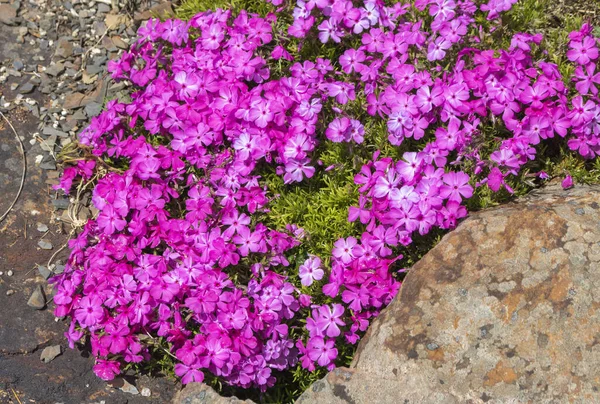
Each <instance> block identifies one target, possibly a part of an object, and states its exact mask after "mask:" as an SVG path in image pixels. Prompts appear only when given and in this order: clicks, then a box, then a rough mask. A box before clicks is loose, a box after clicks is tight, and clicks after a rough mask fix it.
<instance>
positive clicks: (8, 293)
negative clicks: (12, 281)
mask: <svg viewBox="0 0 600 404" xmlns="http://www.w3.org/2000/svg"><path fill="white" fill-rule="evenodd" d="M14 294H15V291H14V290H12V289H10V290H7V291H6V296H12V295H14Z"/></svg>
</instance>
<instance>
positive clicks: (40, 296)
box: [27, 285, 46, 310]
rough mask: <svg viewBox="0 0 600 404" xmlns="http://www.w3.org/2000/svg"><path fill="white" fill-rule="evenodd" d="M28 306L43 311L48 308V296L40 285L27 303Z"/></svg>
mask: <svg viewBox="0 0 600 404" xmlns="http://www.w3.org/2000/svg"><path fill="white" fill-rule="evenodd" d="M27 305H28V306H29V307H33V308H34V309H36V310H42V309H43V308H44V307H46V296H45V295H44V289H42V287H41V286H40V285H38V286H37V287H36V288H35V289H34V290H33V293H32V294H31V297H30V298H29V300H28V301H27Z"/></svg>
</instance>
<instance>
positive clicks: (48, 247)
mask: <svg viewBox="0 0 600 404" xmlns="http://www.w3.org/2000/svg"><path fill="white" fill-rule="evenodd" d="M38 246H39V247H40V248H41V249H42V250H51V249H52V243H50V242H49V241H46V240H40V241H38Z"/></svg>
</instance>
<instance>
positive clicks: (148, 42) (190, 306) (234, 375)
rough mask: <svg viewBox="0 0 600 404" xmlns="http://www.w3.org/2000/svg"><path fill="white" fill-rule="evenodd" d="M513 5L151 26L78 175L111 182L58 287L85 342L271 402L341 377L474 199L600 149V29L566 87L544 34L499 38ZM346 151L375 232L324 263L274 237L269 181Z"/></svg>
mask: <svg viewBox="0 0 600 404" xmlns="http://www.w3.org/2000/svg"><path fill="white" fill-rule="evenodd" d="M515 2H516V0H491V1H488V2H484V3H482V2H474V1H470V0H457V1H455V0H417V1H415V2H414V4H413V5H411V4H408V3H407V4H403V3H396V4H394V5H388V6H386V5H384V4H383V2H381V1H371V0H368V1H364V2H360V1H354V2H352V1H347V0H309V1H302V0H298V1H297V3H295V5H292V6H291V7H290V6H289V5H288V6H287V7H286V6H281V3H282V0H272V5H273V6H274V9H275V7H279V6H281V7H280V8H279V9H277V10H276V12H274V13H269V14H268V15H266V16H263V17H260V16H258V15H253V14H249V13H247V12H245V11H241V12H240V13H236V14H235V15H233V13H232V12H230V11H224V10H216V11H213V12H205V13H201V14H198V15H196V16H195V17H193V18H192V19H191V20H190V21H187V22H185V21H181V20H167V21H164V22H159V21H158V20H151V21H149V22H148V23H147V24H146V25H145V26H144V27H142V28H140V30H139V39H138V41H137V42H136V43H135V44H133V45H132V47H131V49H130V50H129V51H128V52H126V53H125V54H124V55H123V56H122V57H121V59H120V60H118V61H113V62H111V64H110V71H111V73H112V76H113V78H115V79H119V80H129V81H131V82H132V83H133V84H134V85H135V86H137V90H136V91H135V92H133V93H132V94H131V100H130V102H118V101H110V102H108V104H107V105H106V109H105V111H104V112H103V113H102V114H101V115H100V116H98V117H97V118H95V119H94V120H93V122H92V124H91V125H90V126H89V127H88V128H86V129H85V130H84V131H83V132H82V133H81V134H80V137H79V141H80V144H81V145H80V150H84V151H85V156H84V157H81V158H79V159H78V161H77V163H76V165H74V166H71V167H68V168H66V169H65V171H64V175H63V177H62V181H61V184H60V188H61V189H63V190H64V191H65V192H66V193H69V192H70V193H71V194H72V195H75V194H77V195H78V194H79V193H81V192H82V190H85V189H86V188H85V187H86V186H87V187H88V188H89V187H93V193H92V195H93V196H92V201H93V204H94V206H95V207H96V208H97V209H98V211H99V213H98V215H97V217H96V218H95V219H93V220H89V221H88V222H87V224H85V226H84V227H83V228H82V230H81V232H80V233H79V234H78V235H77V237H76V238H75V239H73V240H71V242H70V244H69V246H70V248H71V250H72V252H71V256H70V258H69V261H68V265H67V267H66V270H65V272H64V273H63V274H61V275H59V276H56V277H55V278H53V282H55V283H56V287H57V293H56V295H55V297H54V302H55V303H56V315H57V316H59V317H69V318H71V323H70V328H69V331H68V333H67V337H68V339H69V341H70V344H71V346H73V345H74V344H75V343H77V342H83V341H84V337H89V340H90V341H91V349H92V352H93V355H94V356H95V357H96V358H97V361H96V366H95V368H94V370H95V372H96V374H97V375H98V376H99V377H101V378H103V379H107V380H108V379H112V378H114V377H115V375H117V374H119V373H120V372H121V371H123V369H124V368H125V367H126V366H129V365H131V364H136V363H138V364H139V363H144V362H148V361H150V360H151V359H152V358H153V357H155V356H156V355H159V356H160V355H163V356H165V357H166V358H168V359H170V360H171V361H172V364H173V365H174V372H175V374H176V375H178V376H179V377H181V379H182V381H183V383H188V382H191V381H202V380H204V378H205V376H207V375H210V377H217V378H218V380H221V381H223V382H225V383H227V384H229V385H233V386H239V387H242V388H250V387H257V388H260V389H261V390H263V391H264V390H266V389H267V388H269V387H271V386H273V385H274V384H276V383H277V378H278V375H284V374H285V372H286V371H288V372H289V371H291V370H292V369H297V368H299V367H300V368H303V369H307V370H309V371H313V370H315V368H317V369H318V368H327V369H331V368H333V367H334V366H335V364H336V360H338V359H340V358H338V356H339V355H340V351H341V350H342V349H343V347H347V346H352V345H354V344H356V343H357V341H358V340H359V338H360V336H361V335H362V333H363V332H364V331H365V330H366V329H367V327H368V325H369V322H370V321H371V319H372V318H373V317H375V316H377V314H378V313H379V312H380V310H381V309H382V308H384V307H385V306H386V305H387V304H388V303H389V302H390V301H391V300H392V299H393V297H394V296H395V294H396V293H397V291H398V289H399V287H400V280H399V279H400V278H399V276H398V272H402V271H403V270H402V269H401V265H399V263H401V262H402V258H403V257H402V255H401V254H400V253H399V251H400V248H404V249H410V248H411V245H412V243H413V239H414V238H415V237H420V236H423V235H426V234H428V233H429V232H430V231H432V230H433V229H439V228H441V229H451V228H453V227H454V226H456V224H457V220H459V219H460V218H462V217H465V216H466V215H467V210H466V208H465V206H464V204H465V201H466V200H467V199H468V198H470V197H471V196H472V195H473V193H474V191H477V190H478V189H484V188H485V189H489V190H492V191H502V192H505V191H503V189H504V190H508V191H509V192H511V191H512V189H511V188H510V187H509V185H508V179H509V178H513V177H515V176H517V175H518V174H519V173H520V172H521V170H522V169H523V167H525V166H526V165H527V164H528V162H530V161H532V160H534V159H536V157H539V156H538V153H539V152H540V150H542V146H543V145H544V144H548V143H549V142H555V143H556V142H558V143H559V144H560V143H565V144H566V146H567V147H568V148H570V149H571V150H573V151H574V152H575V153H579V154H580V155H581V156H583V157H584V158H586V159H592V158H594V157H595V156H596V155H597V154H598V152H599V150H600V145H599V132H600V113H599V112H600V108H599V107H598V97H597V95H598V90H597V87H596V86H597V84H600V74H598V73H596V61H597V59H598V48H597V38H595V37H594V35H593V34H592V30H591V27H590V26H589V25H583V27H582V28H581V29H580V30H579V31H576V32H572V33H571V34H570V36H569V43H568V52H567V54H566V57H567V58H568V60H569V61H570V63H571V66H572V71H573V72H574V73H573V76H572V77H563V76H562V74H561V72H560V70H559V68H558V67H557V65H556V64H554V63H551V62H549V61H548V58H547V55H546V53H545V52H544V49H543V38H542V36H541V35H540V34H536V35H533V34H527V33H520V34H516V35H514V36H513V37H512V41H511V43H510V47H508V49H487V48H486V45H485V44H486V43H488V42H489V41H488V39H489V38H490V36H491V35H493V32H494V31H495V30H497V29H499V28H500V29H501V27H502V26H501V19H500V17H501V14H502V13H503V12H505V11H507V10H509V9H510V8H511V7H512V5H513V3H515ZM292 9H293V13H292V15H290V10H292ZM317 41H320V44H319V43H318V42H317ZM565 45H566V44H565ZM311 46H312V47H314V48H315V49H317V50H319V49H333V52H334V55H335V57H334V58H328V57H327V56H325V55H320V56H319V53H318V52H317V51H315V52H314V54H311V55H308V56H307V55H306V53H307V52H304V51H303V49H304V50H305V49H306V48H307V47H311ZM326 46H329V48H326ZM301 57H303V59H300V58H301ZM376 128H379V130H380V132H381V131H383V132H384V133H385V134H386V137H387V140H386V142H387V145H386V146H385V150H390V149H394V148H396V149H398V148H400V147H401V146H406V145H407V144H409V145H410V147H411V148H412V149H408V150H407V151H406V152H403V154H402V155H401V158H393V157H392V156H390V155H389V153H386V152H385V150H379V149H378V148H377V147H374V146H373V142H372V136H373V135H372V133H374V132H375V131H376ZM490 131H493V132H494V133H495V134H497V135H496V136H495V138H494V139H496V142H495V143H494V144H493V145H492V146H493V148H492V149H491V150H490V143H489V138H490V136H489V133H490ZM332 143H340V144H346V146H347V149H348V150H349V152H348V153H349V155H350V156H352V155H353V154H356V155H365V153H367V154H368V156H370V158H369V159H368V160H369V161H366V163H365V164H362V165H361V166H358V167H356V170H355V172H354V174H353V175H355V176H354V184H355V188H354V189H353V190H352V191H350V192H355V193H356V196H357V197H356V199H355V201H354V203H353V205H354V206H352V207H350V208H349V210H348V218H347V220H348V221H350V222H355V225H356V226H358V228H360V229H361V230H360V232H359V234H358V236H357V235H349V234H334V235H331V237H333V238H334V240H335V239H337V241H335V243H334V245H333V248H332V250H331V251H329V253H328V254H323V256H317V255H312V254H308V253H306V252H305V251H304V250H302V245H303V243H306V242H308V240H310V237H311V235H310V234H309V233H307V232H306V231H305V230H304V229H303V228H301V227H298V226H297V225H296V223H288V224H287V226H284V227H281V228H273V226H271V224H272V223H273V221H272V220H270V219H269V217H270V215H272V214H273V212H271V211H270V206H271V204H272V203H273V201H275V200H277V198H278V195H276V194H275V193H274V192H273V189H270V188H269V184H271V183H273V180H270V181H267V180H266V179H267V178H276V179H277V178H280V179H281V181H282V182H283V183H282V184H281V187H283V188H282V189H285V187H289V186H293V185H294V184H296V183H300V184H302V183H307V184H311V181H314V180H315V178H317V177H318V176H319V175H321V174H322V173H328V172H335V170H338V169H339V166H338V165H336V164H331V165H329V166H326V165H325V164H324V163H323V161H322V160H321V155H320V150H322V148H323V147H328V146H327V145H331V144H332ZM346 146H344V147H346ZM339 163H340V164H345V163H346V162H339ZM535 175H537V176H538V177H540V178H545V177H546V174H545V173H544V172H538V173H535ZM321 178H322V177H321ZM569 182H570V178H567V179H566V181H565V186H568V185H569ZM281 187H280V188H281ZM298 251H301V252H302V253H298ZM399 270H400V271H399Z"/></svg>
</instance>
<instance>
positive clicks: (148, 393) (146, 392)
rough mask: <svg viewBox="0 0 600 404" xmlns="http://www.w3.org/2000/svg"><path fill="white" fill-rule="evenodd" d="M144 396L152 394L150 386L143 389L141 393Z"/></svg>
mask: <svg viewBox="0 0 600 404" xmlns="http://www.w3.org/2000/svg"><path fill="white" fill-rule="evenodd" d="M140 394H141V395H142V396H143V397H150V396H151V395H152V392H151V391H150V389H149V388H148V387H144V388H143V389H142V392H141V393H140Z"/></svg>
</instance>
